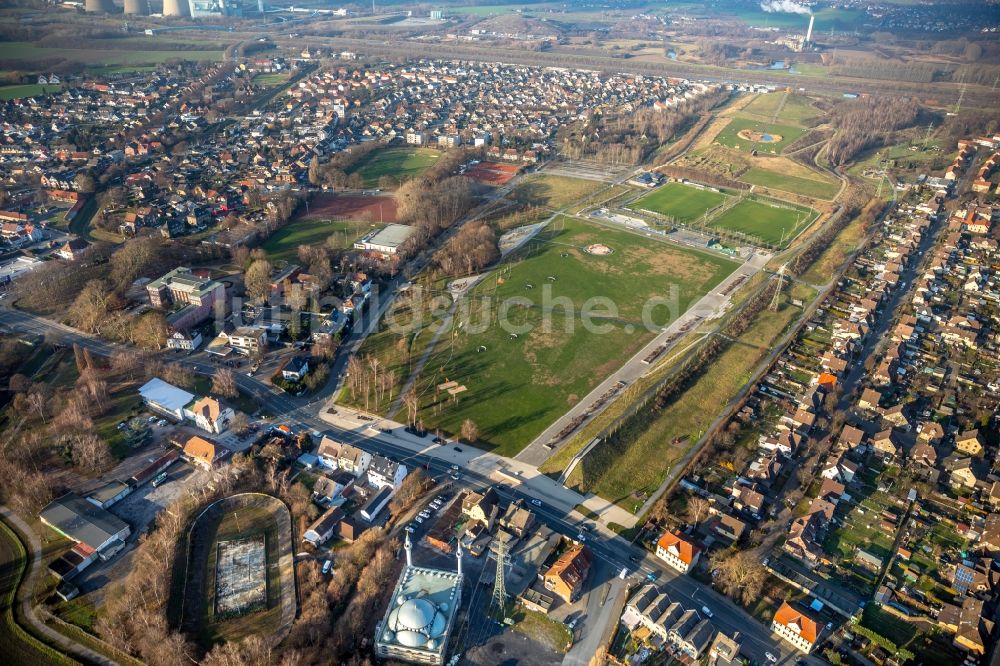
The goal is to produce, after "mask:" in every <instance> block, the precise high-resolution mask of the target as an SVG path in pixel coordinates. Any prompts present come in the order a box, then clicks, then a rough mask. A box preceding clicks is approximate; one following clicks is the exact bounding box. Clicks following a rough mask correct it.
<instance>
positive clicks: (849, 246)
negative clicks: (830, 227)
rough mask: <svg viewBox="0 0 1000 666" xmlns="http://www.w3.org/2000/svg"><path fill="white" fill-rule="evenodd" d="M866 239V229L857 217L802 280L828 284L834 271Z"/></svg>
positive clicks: (836, 237) (814, 262)
mask: <svg viewBox="0 0 1000 666" xmlns="http://www.w3.org/2000/svg"><path fill="white" fill-rule="evenodd" d="M864 238H865V229H864V227H863V226H862V224H861V218H860V216H855V218H854V219H853V220H851V221H850V222H849V223H848V224H847V226H846V227H844V228H843V229H841V230H840V232H839V233H837V235H836V236H834V237H833V242H832V243H830V245H828V246H827V247H826V249H824V250H823V252H822V253H821V254H820V255H819V256H818V257H817V258H816V260H815V261H813V262H812V264H811V265H810V266H809V268H808V270H806V272H805V273H803V274H802V276H801V278H802V280H803V281H804V282H807V283H809V284H826V283H827V282H829V280H830V277H831V276H832V275H833V273H834V271H836V270H837V269H838V268H840V267H841V266H842V265H843V263H844V262H845V261H847V257H848V256H849V255H850V254H851V252H854V251H855V250H856V249H857V248H858V246H859V245H861V243H862V241H864Z"/></svg>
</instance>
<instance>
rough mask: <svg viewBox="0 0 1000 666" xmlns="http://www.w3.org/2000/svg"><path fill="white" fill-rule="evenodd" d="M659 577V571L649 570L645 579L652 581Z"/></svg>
mask: <svg viewBox="0 0 1000 666" xmlns="http://www.w3.org/2000/svg"><path fill="white" fill-rule="evenodd" d="M659 577H660V572H659V571H650V572H649V573H648V574H646V580H648V581H654V580H656V579H657V578H659Z"/></svg>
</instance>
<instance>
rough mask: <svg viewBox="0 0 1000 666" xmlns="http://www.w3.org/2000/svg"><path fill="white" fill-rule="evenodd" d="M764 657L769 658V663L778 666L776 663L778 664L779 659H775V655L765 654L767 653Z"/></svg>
mask: <svg viewBox="0 0 1000 666" xmlns="http://www.w3.org/2000/svg"><path fill="white" fill-rule="evenodd" d="M764 656H765V657H767V660H768V661H769V662H771V663H772V664H776V663H778V658H777V657H775V656H774V655H773V654H771V653H770V652H765V653H764Z"/></svg>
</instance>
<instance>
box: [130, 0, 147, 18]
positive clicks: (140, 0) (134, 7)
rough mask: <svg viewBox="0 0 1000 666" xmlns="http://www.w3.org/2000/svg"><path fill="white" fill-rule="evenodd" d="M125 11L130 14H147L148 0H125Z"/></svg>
mask: <svg viewBox="0 0 1000 666" xmlns="http://www.w3.org/2000/svg"><path fill="white" fill-rule="evenodd" d="M125 13H126V14H128V15H132V16H149V0H125Z"/></svg>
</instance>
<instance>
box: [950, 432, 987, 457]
mask: <svg viewBox="0 0 1000 666" xmlns="http://www.w3.org/2000/svg"><path fill="white" fill-rule="evenodd" d="M955 450H956V451H958V452H959V453H964V454H965V455H967V456H978V455H982V453H983V442H982V440H981V439H980V437H979V431H978V430H969V431H967V432H963V433H959V434H958V435H955Z"/></svg>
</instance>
